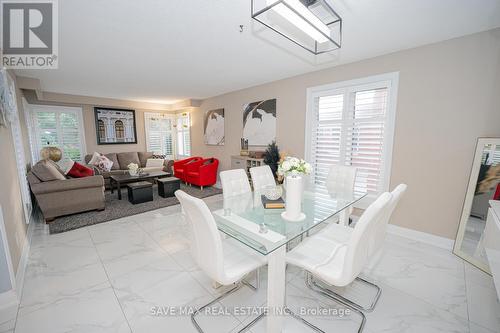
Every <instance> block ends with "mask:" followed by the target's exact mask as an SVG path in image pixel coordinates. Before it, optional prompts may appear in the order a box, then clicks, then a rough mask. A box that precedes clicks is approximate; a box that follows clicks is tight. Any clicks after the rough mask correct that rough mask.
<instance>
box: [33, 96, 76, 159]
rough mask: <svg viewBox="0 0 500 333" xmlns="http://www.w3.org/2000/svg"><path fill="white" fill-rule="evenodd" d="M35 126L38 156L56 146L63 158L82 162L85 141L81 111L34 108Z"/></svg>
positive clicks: (59, 108) (60, 108)
mask: <svg viewBox="0 0 500 333" xmlns="http://www.w3.org/2000/svg"><path fill="white" fill-rule="evenodd" d="M33 124H34V127H35V131H36V142H35V145H36V154H38V155H37V157H38V158H40V155H39V154H40V150H41V149H42V148H44V147H47V146H56V147H58V148H60V149H61V150H62V152H63V158H70V159H72V160H73V161H82V160H83V157H84V156H83V155H84V148H83V147H84V140H83V127H82V117H81V109H74V108H62V107H41V106H34V107H33Z"/></svg>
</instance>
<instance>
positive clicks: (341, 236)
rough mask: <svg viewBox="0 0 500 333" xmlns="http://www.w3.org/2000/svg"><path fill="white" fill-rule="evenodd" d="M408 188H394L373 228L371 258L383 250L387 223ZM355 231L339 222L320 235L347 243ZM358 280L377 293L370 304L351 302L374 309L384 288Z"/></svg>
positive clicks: (361, 308)
mask: <svg viewBox="0 0 500 333" xmlns="http://www.w3.org/2000/svg"><path fill="white" fill-rule="evenodd" d="M406 189H407V185H406V184H399V185H398V186H396V187H395V188H394V190H393V191H392V192H391V196H392V197H391V200H390V202H389V204H388V206H387V209H386V211H385V213H384V215H383V216H382V218H381V219H379V221H378V222H377V224H375V225H374V227H373V230H372V236H371V237H370V239H369V241H368V255H369V257H370V260H371V259H372V258H374V257H375V256H376V255H377V254H378V253H379V251H380V250H381V248H382V246H383V244H384V240H385V236H386V233H387V225H388V224H389V220H390V219H391V216H392V213H393V212H394V209H395V208H396V207H397V205H398V203H399V200H400V199H401V197H402V196H403V194H404V193H405V192H406ZM353 232H354V228H351V227H348V226H343V225H339V224H330V225H329V226H328V227H326V228H325V229H323V230H322V231H321V232H320V233H318V236H319V237H321V238H322V239H328V240H330V241H333V242H335V243H339V244H347V243H348V242H349V240H350V239H351V237H352V234H353ZM356 280H358V281H361V282H364V283H365V284H368V285H370V286H372V287H373V288H374V289H375V290H376V294H375V297H374V298H373V300H372V302H371V303H370V305H369V306H362V305H360V304H357V303H355V302H353V301H350V302H352V304H353V306H355V307H357V308H358V309H359V310H363V311H368V312H369V311H373V309H374V308H375V305H376V304H377V301H378V299H379V298H380V295H381V293H382V290H381V289H380V287H379V286H378V285H376V284H375V283H372V282H370V281H367V280H365V279H363V278H360V277H357V278H356ZM330 292H331V293H332V294H335V296H336V297H342V298H343V296H342V295H340V294H338V293H335V292H334V291H331V290H330Z"/></svg>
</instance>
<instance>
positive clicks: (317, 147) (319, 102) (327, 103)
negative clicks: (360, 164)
mask: <svg viewBox="0 0 500 333" xmlns="http://www.w3.org/2000/svg"><path fill="white" fill-rule="evenodd" d="M314 105H315V106H314V108H315V110H316V112H315V119H314V123H315V126H314V127H313V131H312V147H311V151H312V161H311V163H312V166H313V175H314V181H315V183H317V184H324V182H325V180H326V177H327V175H328V171H329V169H330V166H331V165H337V164H340V163H341V160H340V157H341V153H340V151H341V146H340V144H341V133H342V112H343V105H344V95H343V94H337V95H331V96H322V97H316V98H315V99H314Z"/></svg>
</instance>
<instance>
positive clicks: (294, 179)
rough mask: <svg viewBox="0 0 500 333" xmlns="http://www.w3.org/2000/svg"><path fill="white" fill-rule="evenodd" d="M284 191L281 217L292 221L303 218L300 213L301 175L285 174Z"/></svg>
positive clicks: (303, 215) (302, 214)
mask: <svg viewBox="0 0 500 333" xmlns="http://www.w3.org/2000/svg"><path fill="white" fill-rule="evenodd" d="M285 191H286V198H285V211H284V212H283V213H281V217H282V218H284V219H285V220H287V221H292V222H298V221H302V220H304V219H305V218H306V216H305V214H304V213H302V176H300V175H290V176H287V177H286V187H285Z"/></svg>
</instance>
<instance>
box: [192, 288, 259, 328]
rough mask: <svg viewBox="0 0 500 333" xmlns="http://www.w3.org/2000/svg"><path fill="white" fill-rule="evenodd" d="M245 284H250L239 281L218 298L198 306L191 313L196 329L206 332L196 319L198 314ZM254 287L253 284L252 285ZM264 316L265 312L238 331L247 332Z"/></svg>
mask: <svg viewBox="0 0 500 333" xmlns="http://www.w3.org/2000/svg"><path fill="white" fill-rule="evenodd" d="M243 285H247V286H249V285H248V284H247V283H245V282H238V283H237V284H236V285H235V286H234V287H233V288H231V289H230V290H228V291H226V292H225V293H223V294H222V295H220V296H219V297H217V298H216V299H214V300H213V301H210V302H209V303H207V304H205V305H203V306H202V307H200V308H198V309H197V310H196V311H194V312H193V313H192V314H191V322H192V323H193V325H194V327H195V328H196V330H197V331H198V332H199V333H204V331H203V330H202V328H201V327H200V325H199V324H198V322H197V321H196V316H197V315H198V314H199V313H200V312H202V311H203V310H204V309H206V308H207V307H209V306H211V305H213V304H215V303H217V302H219V301H220V300H221V299H224V298H226V297H227V296H229V295H231V294H232V293H234V292H236V291H238V290H239V289H241V287H242V286H243ZM252 287H253V286H252ZM262 317H264V313H261V314H260V315H259V316H257V318H255V319H254V320H252V321H251V322H249V323H248V324H246V325H245V326H244V327H243V328H242V329H240V330H239V331H238V333H242V332H245V331H247V330H248V329H249V328H250V327H252V326H253V325H255V323H256V322H257V321H259V320H260V319H261V318H262Z"/></svg>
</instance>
